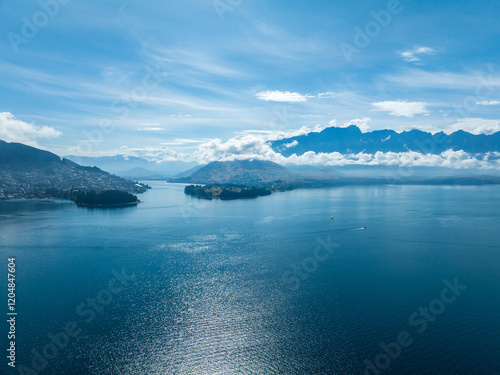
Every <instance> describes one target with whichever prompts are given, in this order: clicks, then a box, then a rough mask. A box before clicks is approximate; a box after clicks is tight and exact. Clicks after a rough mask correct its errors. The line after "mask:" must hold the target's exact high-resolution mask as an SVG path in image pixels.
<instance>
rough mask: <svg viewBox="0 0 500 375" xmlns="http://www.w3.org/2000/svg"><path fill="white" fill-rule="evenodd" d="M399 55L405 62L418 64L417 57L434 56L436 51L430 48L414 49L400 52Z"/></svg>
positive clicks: (418, 59)
mask: <svg viewBox="0 0 500 375" xmlns="http://www.w3.org/2000/svg"><path fill="white" fill-rule="evenodd" d="M398 53H399V55H400V56H401V57H402V58H403V59H404V61H407V62H420V61H422V59H421V58H420V57H418V55H434V54H435V53H437V51H436V50H435V49H433V48H431V47H414V48H412V49H410V50H408V51H400V52H398Z"/></svg>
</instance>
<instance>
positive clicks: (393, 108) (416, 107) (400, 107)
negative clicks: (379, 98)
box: [372, 100, 429, 117]
mask: <svg viewBox="0 0 500 375" xmlns="http://www.w3.org/2000/svg"><path fill="white" fill-rule="evenodd" d="M372 105H373V106H374V107H375V108H376V109H375V111H383V112H389V114H390V115H392V116H398V117H413V116H415V115H420V114H427V113H429V111H428V110H427V106H428V103H426V102H408V101H406V100H398V101H385V102H377V103H372Z"/></svg>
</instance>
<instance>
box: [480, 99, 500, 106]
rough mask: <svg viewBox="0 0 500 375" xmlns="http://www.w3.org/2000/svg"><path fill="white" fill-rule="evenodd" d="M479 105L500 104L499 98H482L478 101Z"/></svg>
mask: <svg viewBox="0 0 500 375" xmlns="http://www.w3.org/2000/svg"><path fill="white" fill-rule="evenodd" d="M477 104H478V105H500V101H498V100H481V101H479V102H477Z"/></svg>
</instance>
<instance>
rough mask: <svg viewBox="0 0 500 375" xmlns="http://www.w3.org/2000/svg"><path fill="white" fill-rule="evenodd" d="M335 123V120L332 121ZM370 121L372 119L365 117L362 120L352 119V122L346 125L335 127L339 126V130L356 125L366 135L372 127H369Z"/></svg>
mask: <svg viewBox="0 0 500 375" xmlns="http://www.w3.org/2000/svg"><path fill="white" fill-rule="evenodd" d="M332 121H335V120H332ZM332 121H330V124H332V123H333V124H334V123H335V122H332ZM369 121H370V118H368V117H364V118H362V119H359V118H357V119H352V120H350V121H347V122H346V123H344V124H342V125H333V126H338V127H339V128H347V127H348V126H351V125H356V126H357V127H358V128H359V129H360V130H361V131H362V132H363V133H366V132H367V131H368V129H369V128H370V126H369V125H368V122H369Z"/></svg>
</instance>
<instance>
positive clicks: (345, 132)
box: [272, 125, 500, 157]
mask: <svg viewBox="0 0 500 375" xmlns="http://www.w3.org/2000/svg"><path fill="white" fill-rule="evenodd" d="M272 148H273V150H274V151H276V152H279V153H281V154H282V155H283V156H285V157H288V156H290V155H293V154H296V155H298V156H300V155H303V154H304V153H306V152H308V151H313V152H316V153H320V152H324V153H330V152H339V153H341V154H351V153H354V154H357V153H360V152H364V153H368V154H374V153H376V152H378V151H381V152H407V151H416V152H420V153H423V154H440V153H442V152H444V151H447V150H453V151H459V150H463V151H465V152H467V153H472V154H485V153H488V152H493V151H496V152H499V151H500V132H497V133H494V134H491V135H485V134H479V135H475V134H471V133H467V132H465V131H463V130H459V131H456V132H454V133H451V134H449V135H448V134H446V133H444V132H439V133H435V134H432V133H428V132H424V131H421V130H416V129H414V130H410V131H404V132H402V133H397V132H395V131H394V130H388V129H385V130H375V131H372V132H366V133H363V132H361V130H360V129H359V128H358V127H357V126H355V125H350V126H348V127H346V128H337V127H330V128H326V129H324V130H323V131H321V132H313V133H308V134H306V135H300V136H296V137H290V138H285V139H281V140H278V141H274V142H272Z"/></svg>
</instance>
